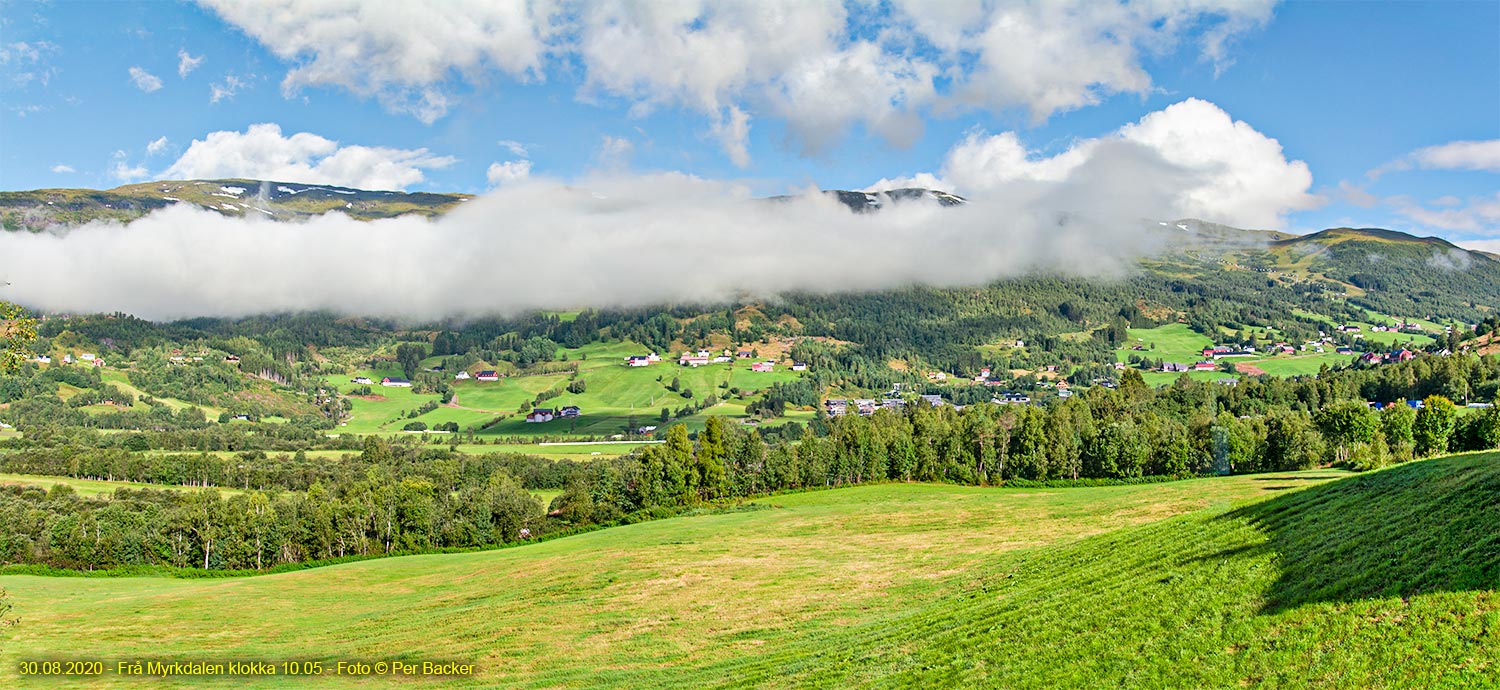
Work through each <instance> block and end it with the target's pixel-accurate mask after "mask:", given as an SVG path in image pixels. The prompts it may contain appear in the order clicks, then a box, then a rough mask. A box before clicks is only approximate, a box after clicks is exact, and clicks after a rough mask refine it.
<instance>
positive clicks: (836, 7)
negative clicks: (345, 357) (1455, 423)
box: [0, 0, 1500, 250]
mask: <svg viewBox="0 0 1500 690" xmlns="http://www.w3.org/2000/svg"><path fill="white" fill-rule="evenodd" d="M1161 4H1163V5H1169V6H1170V5H1174V3H1170V2H1169V3H1161ZM1207 4H1209V5H1211V4H1212V3H1207ZM359 5H360V3H350V4H349V7H348V9H347V18H348V19H349V21H342V22H341V21H336V20H338V19H340V17H339V16H336V15H337V13H334V15H335V16H330V14H329V13H328V12H327V11H325V10H322V9H318V8H315V7H312V6H310V5H307V4H305V3H301V2H298V1H297V0H273V1H271V2H262V3H243V2H240V0H210V1H209V2H207V3H206V4H205V5H199V4H193V3H170V2H128V1H126V2H54V3H31V2H4V3H3V4H0V17H3V19H0V80H3V83H0V101H3V112H0V189H6V190H15V189H31V188H38V187H96V188H107V187H113V186H117V185H119V184H124V183H127V182H135V181H143V180H147V179H158V178H161V177H166V176H169V174H170V173H177V174H184V173H224V172H231V173H241V174H239V175H237V176H271V175H272V174H276V173H280V178H285V177H295V176H297V175H298V174H303V175H306V176H308V177H307V179H303V180H293V181H307V182H324V183H339V182H346V181H347V182H360V183H366V184H375V185H379V186H384V187H388V188H405V189H408V190H433V191H461V192H483V191H485V190H487V189H490V188H492V187H493V186H496V185H502V184H507V183H509V182H512V181H514V180H515V179H517V178H518V177H522V176H530V177H551V178H558V179H563V180H569V179H578V178H580V177H582V176H585V175H588V174H590V173H592V172H599V171H606V172H614V173H621V172H645V171H681V172H684V173H688V174H691V175H694V176H698V177H703V178H708V179H715V180H735V181H740V182H742V183H743V184H745V185H746V186H747V187H748V188H749V189H751V190H752V191H753V192H754V193H757V194H771V193H782V192H785V191H788V190H793V189H799V188H806V187H808V186H813V185H816V186H820V187H823V188H864V187H867V186H870V185H872V184H876V183H877V181H879V180H888V181H891V182H902V181H905V182H921V183H933V184H944V185H946V186H949V187H952V188H954V189H956V190H957V191H959V192H961V193H967V194H970V195H975V194H982V193H984V192H985V191H986V190H987V189H991V188H992V187H991V186H988V185H989V181H991V180H994V179H1000V178H1008V177H1010V176H1014V175H1017V174H1021V175H1032V176H1036V177H1038V179H1052V178H1055V177H1056V176H1057V175H1066V174H1067V173H1066V172H1065V171H1064V172H1056V171H1055V170H1053V169H1052V168H1051V167H1049V165H1053V164H1055V166H1060V167H1062V168H1065V169H1066V168H1067V165H1068V163H1067V161H1068V157H1069V156H1070V155H1071V152H1079V151H1083V150H1086V149H1087V148H1088V146H1089V142H1093V141H1100V140H1110V139H1111V138H1120V137H1123V138H1126V139H1130V140H1132V141H1135V142H1137V143H1142V144H1143V145H1146V146H1149V147H1155V148H1156V149H1158V150H1159V151H1160V152H1161V155H1162V156H1163V157H1165V158H1166V159H1168V160H1169V161H1170V162H1172V163H1174V164H1181V165H1184V166H1188V167H1190V168H1192V169H1193V170H1199V171H1207V172H1204V175H1205V176H1216V177H1214V179H1213V181H1210V182H1203V183H1202V184H1201V186H1200V187H1199V188H1198V192H1195V193H1194V194H1193V195H1192V196H1193V197H1194V199H1193V200H1192V201H1191V202H1189V201H1184V202H1183V204H1182V205H1180V206H1179V207H1177V208H1178V209H1180V210H1182V211H1183V212H1185V213H1194V212H1195V215H1207V216H1213V215H1218V216H1219V217H1214V218H1210V219H1211V220H1223V221H1225V222H1234V223H1239V224H1253V225H1260V226H1275V227H1281V228H1283V229H1287V230H1291V231H1294V232H1305V231H1310V230H1316V229H1320V228H1323V227H1328V226H1332V225H1360V226H1382V227H1392V228H1396V229H1401V230H1406V231H1410V232H1415V233H1419V234H1436V235H1440V236H1444V237H1449V238H1451V239H1454V240H1456V241H1460V242H1461V243H1464V244H1468V245H1470V246H1475V247H1484V248H1488V249H1491V250H1500V184H1497V182H1500V152H1497V150H1496V149H1497V146H1500V144H1497V143H1496V142H1497V140H1500V50H1497V46H1500V2H1428V3H1416V2H1412V3H1397V2H1389V3H1386V2H1290V3H1281V4H1275V3H1264V4H1256V3H1244V4H1235V3H1230V4H1229V5H1226V7H1228V6H1230V5H1233V6H1234V7H1235V9H1224V10H1222V11H1219V10H1214V11H1208V12H1201V11H1198V10H1195V9H1191V8H1190V7H1189V4H1188V3H1183V4H1182V7H1173V8H1171V9H1166V10H1155V9H1147V8H1140V7H1136V6H1133V5H1128V4H1127V5H1120V6H1115V5H1102V4H1099V3H1085V2H1075V1H1074V0H1064V1H1063V2H1059V3H1047V4H1044V5H1043V6H1041V7H1036V6H1019V5H1018V6H1015V7H1010V6H1008V5H1007V6H1002V7H1001V8H999V9H997V10H975V11H973V12H969V13H965V12H963V11H954V12H951V13H948V14H951V15H954V16H948V17H937V18H933V17H925V14H926V12H925V11H921V12H907V11H905V10H904V9H903V8H904V6H903V5H902V3H899V2H881V3H873V4H867V3H863V2H861V3H853V2H851V3H847V4H841V3H833V4H831V5H819V4H817V3H791V4H790V5H788V6H787V8H782V9H785V11H786V13H787V16H786V17H783V19H784V20H785V21H784V22H782V23H779V24H776V23H773V24H771V25H769V26H763V25H759V24H758V23H759V22H763V21H767V22H768V21H769V20H767V19H766V15H769V14H775V12H776V11H779V10H777V9H776V8H772V7H770V5H768V4H763V3H759V4H755V5H745V4H743V3H740V4H725V3H720V4H709V5H703V6H699V5H696V4H694V3H685V4H684V5H681V6H673V7H672V8H671V9H672V11H671V12H668V11H665V10H661V9H660V8H661V7H665V5H663V4H661V3H657V4H656V6H655V7H653V8H650V9H646V10H642V9H641V8H639V7H634V8H632V7H630V6H620V7H616V6H613V5H610V4H606V3H602V2H601V3H584V4H575V3H568V2H563V3H561V4H559V5H557V6H555V7H553V6H552V5H550V4H531V3H527V4H520V3H517V4H512V5H507V6H505V7H504V9H501V10H496V11H495V13H494V14H493V16H470V15H462V14H457V9H455V8H457V7H458V5H457V4H456V3H442V2H438V3H435V4H433V5H431V6H428V7H418V6H419V5H421V3H416V2H413V3H402V4H401V5H402V6H405V7H407V8H416V9H415V10H408V11H420V12H421V13H422V15H421V16H420V20H413V18H412V16H410V15H403V14H401V12H400V11H396V10H392V11H391V12H370V11H367V12H357V11H356V9H355V8H357V7H358V6H359ZM936 7H937V6H935V5H929V6H928V7H927V8H923V9H924V10H925V9H928V8H936ZM975 7H977V6H975ZM1193 7H1197V6H1196V5H1194V6H1193ZM1122 8H1123V9H1122ZM549 12H551V14H549ZM987 12H988V14H987ZM799 13H806V14H805V15H804V14H799ZM936 14H943V13H942V12H937V13H936ZM1002 16H1003V17H1004V18H1007V19H1008V20H1012V21H1014V20H1019V21H1021V22H1023V23H1026V24H1028V26H1029V28H1028V29H1027V31H1026V33H1025V35H1024V36H1023V39H1025V40H1018V39H1017V38H1016V37H1015V36H1007V35H1004V34H1003V33H997V32H998V31H999V30H998V29H997V28H996V27H997V26H1000V25H1001V22H1000V18H1002ZM924 22H927V23H925V24H924ZM475 27H479V28H475ZM1031 36H1047V37H1052V38H1055V39H1056V40H1055V41H1052V42H1051V43H1050V44H1049V45H1051V46H1052V48H1049V47H1048V46H1047V45H1041V43H1043V42H1041V41H1038V45H1036V46H1030V45H1028V44H1027V40H1029V38H1030V37H1031ZM434 37H436V40H434ZM533 44H534V45H533ZM662 46H667V47H662ZM674 46H675V47H674ZM1059 46H1060V47H1059ZM1053 49H1057V50H1058V51H1059V52H1056V53H1053V52H1049V50H1053ZM184 54H185V55H186V56H187V58H188V59H187V60H186V61H185V60H184V59H183V57H182V56H183V55H184ZM194 60H197V62H196V63H194V62H193V61H194ZM830 65H832V66H833V67H832V68H830V67H829V66H830ZM819 70H824V71H819ZM871 75H874V76H871ZM891 75H894V76H891ZM1188 99H1195V100H1194V101H1192V103H1200V102H1201V104H1202V105H1201V106H1195V107H1180V108H1175V109H1173V106H1174V104H1180V103H1183V102H1184V101H1187V100H1188ZM1163 113H1165V114H1163ZM1220 113H1222V114H1223V115H1226V116H1227V118H1221V117H1220ZM1153 114H1158V117H1154V118H1153V117H1152V116H1153ZM1148 120H1150V124H1149V125H1148V124H1147V121H1148ZM1231 121H1239V122H1243V123H1244V124H1245V125H1246V126H1247V127H1248V128H1249V131H1248V132H1246V131H1244V130H1243V129H1242V130H1240V131H1239V134H1240V135H1241V136H1242V137H1243V138H1242V139H1234V138H1231V137H1228V136H1227V135H1228V134H1229V133H1230V130H1229V129H1228V128H1229V127H1230V124H1229V123H1230V122H1231ZM260 124H273V125H276V126H277V127H279V134H274V133H272V132H271V131H268V130H266V129H264V128H262V129H261V130H258V136H257V137H251V136H249V135H250V133H251V129H250V128H251V126H252V125H260ZM736 124H740V125H748V129H745V128H744V127H743V126H741V127H738V128H737V127H736V126H735V125H736ZM1132 125H1135V126H1136V127H1135V129H1134V130H1131V131H1132V132H1133V133H1130V134H1127V133H1123V132H1122V128H1129V127H1131V126H1132ZM1189 131H1191V132H1194V133H1195V134H1193V135H1192V136H1187V135H1183V134H1181V133H1183V132H1189ZM216 132H217V133H223V134H222V135H221V136H219V137H218V138H217V139H214V140H212V141H210V137H209V135H210V134H211V133H216ZM296 133H308V134H310V135H315V136H314V137H312V138H303V139H301V140H298V141H296V142H293V141H291V140H292V138H293V135H294V134H296ZM1003 133H1013V135H1012V138H1001V137H1000V136H997V135H1002V134H1003ZM1193 137H1198V138H1197V139H1194V138H1193ZM163 138H165V141H162V139H163ZM1272 140H1274V142H1275V143H1279V145H1280V151H1279V153H1278V152H1276V151H1275V150H1274V146H1270V145H1269V144H1268V142H1270V141H1272ZM1012 141H1014V142H1018V143H1019V145H1020V147H1021V150H1022V154H1017V155H1024V159H1018V158H1015V157H1014V156H1012V154H1009V153H1005V150H1002V149H1005V147H1006V146H1009V145H1010V142H1012ZM153 142H158V143H155V144H154V145H153ZM195 142H196V143H195ZM1226 142H1234V143H1233V144H1232V145H1231V144H1229V143H1226ZM195 146H197V147H198V148H197V149H196V150H194V148H193V147H195ZM351 147H353V148H351ZM1006 150H1008V149H1006ZM1203 151H1206V152H1208V153H1205V154H1203V155H1202V156H1200V155H1198V152H1203ZM335 156H338V157H339V158H338V160H336V161H325V160H324V158H333V157H335ZM1007 156H1011V157H1007ZM1204 156H1206V157H1207V158H1204ZM1200 159H1201V160H1200ZM231 161H239V163H237V165H239V166H241V167H232V165H234V164H232V163H231ZM996 161H999V162H998V163H997V162H996ZM1007 161H1008V162H1007ZM1048 161H1052V163H1050V164H1049V163H1048ZM1297 161H1301V162H1304V163H1305V164H1306V172H1307V173H1310V178H1307V179H1304V178H1302V177H1300V176H1299V175H1300V173H1299V168H1298V167H1297V166H1296V165H1295V163H1296V162H1297ZM506 164H509V165H508V166H507V165H506ZM225 166H231V167H225ZM494 166H498V167H494ZM986 166H989V167H986ZM996 166H998V167H996ZM1017 170H1021V172H1019V173H1018V172H1016V171H1017ZM1225 170H1227V171H1230V172H1223V171H1225ZM299 171H300V172H299ZM371 171H387V172H371ZM1213 171H1219V172H1213ZM258 172H259V173H265V175H251V173H258ZM1049 176H1051V177H1049ZM280 178H278V179H280Z"/></svg>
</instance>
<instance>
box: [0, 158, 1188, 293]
mask: <svg viewBox="0 0 1500 690" xmlns="http://www.w3.org/2000/svg"><path fill="white" fill-rule="evenodd" d="M1128 146H1130V145H1129V144H1125V143H1121V142H1106V143H1101V145H1100V146H1099V153H1098V155H1097V156H1096V157H1095V158H1094V159H1092V160H1090V161H1086V162H1084V163H1083V164H1082V165H1081V167H1080V169H1079V171H1077V172H1076V173H1075V174H1076V181H1078V182H1079V183H1078V184H1048V185H1033V186H1032V187H1031V188H1030V189H1029V190H1027V193H1026V194H1014V195H1005V196H1003V197H996V198H989V199H980V200H976V201H974V202H973V203H971V204H970V205H967V206H960V207H953V208H944V207H940V206H938V205H937V204H936V203H923V202H912V203H906V204H898V205H893V206H892V207H890V208H888V209H886V210H884V211H882V212H881V213H877V214H856V213H853V212H851V211H850V210H848V209H847V208H846V207H844V206H843V205H842V204H839V203H838V202H836V201H834V200H832V199H829V198H826V197H823V196H822V195H811V196H808V197H804V198H801V199H796V200H791V201H788V202H785V203H772V202H767V201H764V200H756V199H752V198H750V195H749V193H748V191H747V190H746V189H745V188H744V187H743V186H741V185H737V184H734V183H725V182H714V181H707V180H701V179H696V178H692V177H689V176H684V175H680V174H657V175H645V176H628V177H605V178H588V179H582V180H572V181H569V182H567V183H562V182H558V181H555V180H547V179H539V178H531V179H528V180H522V181H518V182H516V183H515V184H506V185H501V186H500V187H499V188H497V189H496V190H495V191H492V192H490V193H488V194H486V195H484V196H482V197H479V198H476V199H474V200H472V201H470V202H468V203H466V204H464V205H462V206H461V207H459V208H458V209H456V210H454V211H453V212H452V213H450V214H448V215H445V216H443V217H441V218H438V219H430V220H429V219H425V218H420V217H415V216H405V217H400V218H393V219H387V220H379V221H374V222H368V223H365V222H359V221H355V220H352V219H350V218H348V217H347V216H345V215H343V214H340V213H330V214H327V215H324V216H321V217H317V218H313V219H310V220H308V221H305V222H285V223H278V222H271V221H266V220H262V219H260V218H259V217H258V215H259V214H251V215H250V216H249V217H246V218H238V217H225V216H222V215H220V214H218V213H215V212H213V211H210V210H205V209H200V208H196V207H192V206H190V205H186V204H180V205H175V206H173V207H169V208H166V209H162V210H159V211H156V212H154V213H152V214H150V215H148V216H146V217H144V218H141V219H139V220H136V221H134V222H131V223H128V224H125V225H121V224H118V223H109V222H99V223H93V224H90V225H88V226H85V227H83V228H79V229H75V230H72V231H70V232H67V233H57V234H53V233H40V234H32V233H0V275H6V276H8V277H9V278H10V279H11V280H12V281H13V282H14V283H15V286H14V287H13V290H14V292H13V293H12V294H11V298H12V299H14V300H16V301H19V302H21V303H23V304H28V305H32V306H36V307H40V308H44V309H49V310H57V311H71V312H96V311H105V312H109V311H116V310H120V311H125V312H129V313H132V314H136V315H139V316H142V317H145V318H154V319H166V318H174V317H186V316H233V315H243V314H251V313H260V312H279V311H289V310H290V311H295V310H305V309H330V310H334V311H339V312H348V313H357V314H364V315H371V316H393V317H408V318H420V319H433V318H439V317H441V316H443V315H454V316H458V317H463V316H472V315H482V314H496V313H498V314H507V313H516V312H518V311H522V310H530V309H543V308H557V307H576V306H577V305H581V304H587V305H594V306H599V307H610V306H642V305H650V304H662V303H669V302H684V301H686V302H702V301H717V300H727V299H754V298H762V297H764V298H770V297H774V296H775V295H776V294H778V293H782V292H785V291H848V290H872V289H881V288H887V287H892V286H900V285H910V284H914V283H915V284H928V285H944V286H957V285H974V284H983V283H986V282H988V281H991V280H994V279H995V278H997V277H1000V276H1006V275H1018V274H1024V273H1027V272H1031V271H1045V272H1048V273H1060V274H1066V275H1104V274H1118V273H1120V272H1123V271H1125V270H1128V269H1129V267H1130V266H1133V265H1134V262H1135V260H1136V258H1137V257H1139V256H1140V255H1141V254H1143V253H1146V252H1149V251H1152V248H1153V247H1152V244H1151V242H1150V241H1149V239H1148V238H1149V236H1150V235H1149V234H1148V231H1147V230H1146V229H1145V228H1144V226H1143V225H1142V224H1131V223H1121V222H1110V221H1107V220H1106V221H1103V222H1101V219H1117V218H1135V217H1140V216H1142V215H1145V214H1147V212H1148V211H1149V210H1150V208H1152V206H1154V205H1155V204H1159V203H1162V202H1164V201H1166V200H1168V199H1169V192H1170V185H1168V184H1162V183H1160V181H1159V180H1157V179H1153V178H1151V177H1144V176H1140V175H1135V174H1125V173H1127V172H1128V173H1134V172H1138V171H1139V168H1136V169H1134V170H1130V171H1124V170H1123V169H1122V168H1119V167H1118V166H1116V165H1114V164H1113V162H1112V161H1111V160H1109V156H1110V149H1112V148H1120V149H1123V148H1124V147H1128ZM1083 181H1088V182H1083ZM1063 209H1066V211H1064V210H1063ZM996 219H1005V220H1006V222H1003V223H997V222H996ZM746 237H753V238H755V241H753V242H746V241H745V238H746ZM249 238H253V240H252V239H249ZM414 238H420V239H414ZM641 246H649V247H651V251H648V252H641V251H639V248H640V247H641ZM496 247H504V248H505V268H504V270H497V269H496V266H495V261H494V250H495V248H496ZM726 247H732V248H733V250H732V251H726V250H725V248H726ZM351 256H352V257H354V259H355V260H351ZM560 256H565V257H567V262H568V268H569V270H568V275H567V279H565V280H559V279H558V272H557V268H556V267H557V261H556V259H557V258H558V257H560ZM627 256H628V257H629V260H622V257H627ZM386 265H399V266H409V267H424V266H442V267H443V269H442V270H440V271H431V270H400V271H372V270H370V267H371V266H386ZM59 275H66V276H69V280H66V281H57V280H53V279H52V278H54V277H55V276H59Z"/></svg>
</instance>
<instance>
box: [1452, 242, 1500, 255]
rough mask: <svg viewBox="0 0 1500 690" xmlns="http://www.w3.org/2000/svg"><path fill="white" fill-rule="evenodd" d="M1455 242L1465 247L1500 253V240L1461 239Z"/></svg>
mask: <svg viewBox="0 0 1500 690" xmlns="http://www.w3.org/2000/svg"><path fill="white" fill-rule="evenodd" d="M1455 244H1457V245H1458V246H1460V247H1463V248H1464V249H1473V250H1475V251H1481V252H1489V253H1491V254H1500V240H1459V241H1458V242H1455Z"/></svg>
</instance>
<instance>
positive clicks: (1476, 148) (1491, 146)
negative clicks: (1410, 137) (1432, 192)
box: [1411, 139, 1500, 172]
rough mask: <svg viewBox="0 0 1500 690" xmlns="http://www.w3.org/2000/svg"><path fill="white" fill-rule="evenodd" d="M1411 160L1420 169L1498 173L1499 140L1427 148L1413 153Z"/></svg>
mask: <svg viewBox="0 0 1500 690" xmlns="http://www.w3.org/2000/svg"><path fill="white" fill-rule="evenodd" d="M1411 158H1412V160H1413V161H1415V162H1416V164H1417V166H1418V167H1422V168H1430V169H1438V170H1484V171H1488V172H1500V139H1490V140H1487V141H1455V142H1451V143H1447V144H1443V145H1441V146H1428V147H1426V148H1420V149H1417V150H1416V151H1413V152H1412V154H1411Z"/></svg>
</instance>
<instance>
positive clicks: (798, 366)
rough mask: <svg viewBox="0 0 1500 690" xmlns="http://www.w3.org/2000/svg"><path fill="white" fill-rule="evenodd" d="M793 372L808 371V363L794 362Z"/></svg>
mask: <svg viewBox="0 0 1500 690" xmlns="http://www.w3.org/2000/svg"><path fill="white" fill-rule="evenodd" d="M792 371H807V362H792Z"/></svg>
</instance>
